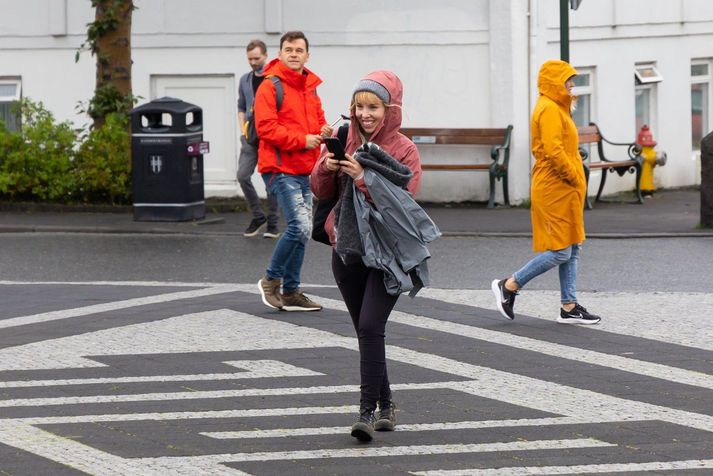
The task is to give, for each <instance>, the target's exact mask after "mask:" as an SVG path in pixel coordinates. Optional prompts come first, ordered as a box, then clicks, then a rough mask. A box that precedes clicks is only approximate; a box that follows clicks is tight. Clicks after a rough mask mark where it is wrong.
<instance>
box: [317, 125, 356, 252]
mask: <svg viewBox="0 0 713 476" xmlns="http://www.w3.org/2000/svg"><path fill="white" fill-rule="evenodd" d="M348 132H349V124H344V125H342V126H339V129H337V138H339V142H341V143H342V147H345V148H346V146H347V133H348ZM334 177H335V178H334V181H335V182H336V183H335V187H336V189H335V190H336V193H335V194H334V196H333V197H332V198H326V199H324V200H318V201H317V206H316V207H315V209H314V214H313V215H312V239H313V240H314V241H318V242H320V243H324V244H325V245H329V246H331V243H330V242H329V235H327V231H326V230H325V229H324V224H325V223H326V222H327V217H328V216H329V212H331V211H332V208H334V206H335V205H336V204H337V201H338V200H339V174H335V175H334Z"/></svg>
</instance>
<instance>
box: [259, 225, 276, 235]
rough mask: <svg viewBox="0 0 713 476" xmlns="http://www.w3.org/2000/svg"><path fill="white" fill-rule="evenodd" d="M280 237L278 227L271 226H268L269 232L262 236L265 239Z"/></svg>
mask: <svg viewBox="0 0 713 476" xmlns="http://www.w3.org/2000/svg"><path fill="white" fill-rule="evenodd" d="M279 236H280V231H279V230H278V229H277V226H270V225H267V230H266V231H265V233H263V234H262V237H263V238H277V237H279Z"/></svg>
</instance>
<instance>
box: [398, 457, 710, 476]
mask: <svg viewBox="0 0 713 476" xmlns="http://www.w3.org/2000/svg"><path fill="white" fill-rule="evenodd" d="M688 469H691V470H694V469H713V459H703V460H687V461H656V462H651V463H611V464H582V465H573V466H526V467H522V466H521V467H517V466H514V467H510V468H497V469H495V468H492V469H476V468H473V469H459V470H452V471H445V470H437V471H414V472H411V474H413V475H417V476H530V475H545V474H596V473H629V472H631V473H638V472H643V471H675V470H680V471H685V470H688Z"/></svg>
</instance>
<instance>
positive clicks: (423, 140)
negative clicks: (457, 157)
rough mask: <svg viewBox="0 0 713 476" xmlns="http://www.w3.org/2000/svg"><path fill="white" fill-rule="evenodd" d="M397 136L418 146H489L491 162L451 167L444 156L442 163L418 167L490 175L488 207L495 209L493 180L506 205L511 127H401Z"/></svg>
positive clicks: (453, 165)
mask: <svg viewBox="0 0 713 476" xmlns="http://www.w3.org/2000/svg"><path fill="white" fill-rule="evenodd" d="M401 133H402V134H404V135H405V136H407V137H408V138H409V139H411V140H412V141H413V142H414V143H415V144H417V145H421V144H426V145H492V148H491V149H490V158H491V159H492V162H491V163H472V164H453V163H448V162H447V160H448V159H447V157H444V160H443V162H442V163H438V164H421V168H422V169H423V170H440V171H444V170H446V171H455V170H483V171H488V172H489V174H490V197H489V198H488V208H494V207H495V181H496V180H502V182H503V199H504V201H505V205H507V206H510V197H509V196H508V163H509V161H510V136H511V135H512V126H511V125H510V126H507V127H506V128H504V129H445V128H415V127H410V128H404V129H401Z"/></svg>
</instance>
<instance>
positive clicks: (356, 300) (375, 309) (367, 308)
mask: <svg viewBox="0 0 713 476" xmlns="http://www.w3.org/2000/svg"><path fill="white" fill-rule="evenodd" d="M332 272H333V273H334V279H335V280H336V281H337V286H338V287H339V291H340V292H341V293H342V297H343V298H344V303H345V304H346V305H347V309H348V310H349V315H350V316H351V318H352V323H353V324H354V329H355V330H356V333H357V337H358V338H359V357H360V365H359V368H360V372H361V407H362V409H363V408H369V409H375V408H376V402H378V401H382V402H386V401H388V400H391V387H390V386H389V377H388V376H387V373H386V345H385V343H384V336H385V333H386V321H387V320H388V318H389V314H391V310H392V309H393V308H394V306H395V305H396V301H397V300H398V298H399V297H398V296H391V295H389V294H388V293H387V292H386V287H385V286H384V273H383V272H381V271H379V270H377V269H373V268H367V267H366V266H364V264H362V263H361V262H358V263H356V264H349V265H345V264H344V263H343V262H342V260H341V258H339V255H337V253H336V252H332Z"/></svg>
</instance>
